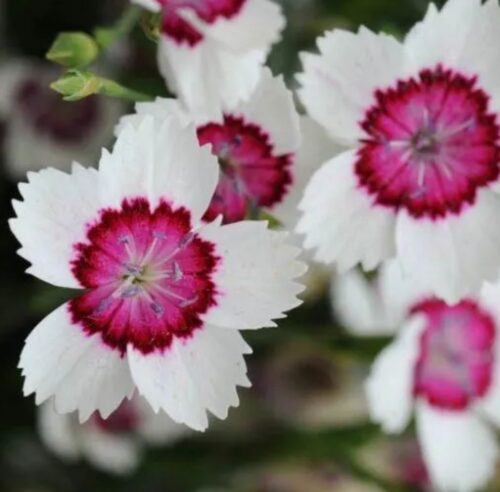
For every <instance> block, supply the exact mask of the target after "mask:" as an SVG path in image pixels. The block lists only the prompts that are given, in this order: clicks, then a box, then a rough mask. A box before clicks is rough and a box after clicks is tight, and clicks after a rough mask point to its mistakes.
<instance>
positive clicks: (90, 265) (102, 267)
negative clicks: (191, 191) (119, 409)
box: [70, 198, 218, 354]
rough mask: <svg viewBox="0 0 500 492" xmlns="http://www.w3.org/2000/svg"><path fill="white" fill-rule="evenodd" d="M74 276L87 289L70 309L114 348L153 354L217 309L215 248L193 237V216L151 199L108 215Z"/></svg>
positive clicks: (91, 235) (82, 249) (80, 252)
mask: <svg viewBox="0 0 500 492" xmlns="http://www.w3.org/2000/svg"><path fill="white" fill-rule="evenodd" d="M75 249H76V251H77V257H76V259H75V260H74V261H73V273H74V275H75V276H76V278H77V279H78V280H79V281H80V283H81V284H82V285H83V286H84V287H86V288H87V289H88V290H87V291H86V292H85V293H84V294H83V295H81V296H80V297H78V298H76V299H73V300H72V301H71V303H70V312H71V314H72V317H73V320H74V322H75V323H79V324H80V325H81V326H83V328H84V330H85V331H86V332H87V333H88V334H93V333H100V334H101V336H102V338H103V340H104V342H105V343H106V344H107V345H109V346H110V347H112V348H114V349H117V350H120V351H121V352H122V353H124V352H125V350H126V348H127V345H128V344H131V345H132V346H134V347H135V348H136V349H138V350H140V351H141V352H143V353H145V354H147V353H150V352H152V351H153V350H156V349H160V350H163V349H166V348H168V347H169V346H170V344H171V342H172V340H173V338H174V337H181V338H187V337H189V336H191V334H192V333H193V331H194V330H196V329H198V328H200V327H201V325H202V319H201V316H202V315H203V314H204V313H205V312H206V311H207V310H208V309H209V308H210V307H211V306H212V305H214V304H215V298H216V288H215V285H214V283H213V282H212V279H211V278H212V274H213V272H214V271H215V268H216V265H217V263H218V258H217V257H216V256H215V253H214V245H213V244H211V243H209V242H207V241H204V240H202V239H201V238H200V237H199V236H198V235H197V234H196V233H194V232H192V229H191V219H190V214H189V212H188V211H186V210H185V209H183V208H179V209H173V208H172V207H171V206H170V205H169V204H167V203H161V204H160V205H159V206H158V207H157V208H156V210H154V211H151V210H150V207H149V204H148V202H147V200H146V199H143V198H138V199H135V200H131V201H127V200H125V201H124V202H123V204H122V207H121V210H104V211H103V212H101V218H100V221H99V222H98V223H97V224H95V225H93V226H92V227H90V229H89V231H88V233H87V241H86V242H85V243H80V244H77V245H76V247H75Z"/></svg>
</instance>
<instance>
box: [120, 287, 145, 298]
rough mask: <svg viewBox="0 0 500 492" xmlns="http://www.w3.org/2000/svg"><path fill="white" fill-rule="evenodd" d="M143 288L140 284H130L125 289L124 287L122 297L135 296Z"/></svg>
mask: <svg viewBox="0 0 500 492" xmlns="http://www.w3.org/2000/svg"><path fill="white" fill-rule="evenodd" d="M141 290H142V289H141V288H140V287H139V286H138V285H130V286H127V287H126V288H125V289H122V291H121V293H120V297H123V298H124V299H128V298H130V297H135V296H136V295H137V294H139V293H140V292H141Z"/></svg>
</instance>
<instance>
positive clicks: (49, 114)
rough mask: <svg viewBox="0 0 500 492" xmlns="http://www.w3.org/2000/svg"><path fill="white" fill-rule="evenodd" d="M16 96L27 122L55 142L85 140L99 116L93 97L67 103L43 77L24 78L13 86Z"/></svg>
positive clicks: (69, 142)
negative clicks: (16, 85) (15, 88)
mask: <svg viewBox="0 0 500 492" xmlns="http://www.w3.org/2000/svg"><path fill="white" fill-rule="evenodd" d="M45 82H47V83H46V84H45ZM16 100H17V102H18V108H19V109H20V111H21V113H22V115H23V116H24V120H25V121H26V122H27V123H28V125H30V126H31V127H32V128H33V130H34V131H36V132H37V133H40V134H43V135H46V136H47V137H49V138H51V139H52V140H54V141H56V142H59V143H67V144H74V143H78V142H81V141H85V140H86V138H88V135H89V131H90V130H92V129H93V128H94V127H95V125H96V123H97V122H98V121H99V119H100V118H101V108H100V106H99V100H98V99H97V98H92V97H88V98H86V99H84V100H82V101H78V102H75V103H71V104H68V103H67V102H65V101H63V100H62V99H61V96H59V95H58V94H57V93H56V92H54V91H53V90H52V89H50V88H49V81H45V80H43V81H37V80H34V79H28V80H24V81H23V82H22V83H21V84H20V85H19V87H18V89H17V93H16Z"/></svg>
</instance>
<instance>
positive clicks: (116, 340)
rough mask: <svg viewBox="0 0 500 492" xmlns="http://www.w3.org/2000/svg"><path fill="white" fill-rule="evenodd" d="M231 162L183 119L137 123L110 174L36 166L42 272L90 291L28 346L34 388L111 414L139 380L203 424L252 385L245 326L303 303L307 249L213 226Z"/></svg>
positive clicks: (17, 224) (108, 162) (154, 397)
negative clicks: (210, 217) (224, 169)
mask: <svg viewBox="0 0 500 492" xmlns="http://www.w3.org/2000/svg"><path fill="white" fill-rule="evenodd" d="M217 181H218V164H217V160H216V158H215V157H214V156H213V155H211V153H210V151H209V149H207V148H201V147H200V146H199V145H198V142H197V138H196V133H195V129H194V127H193V126H188V127H184V126H181V125H180V124H179V123H178V121H177V120H176V119H175V118H170V119H168V120H165V121H163V122H162V123H161V124H160V123H158V122H156V121H155V120H154V119H153V118H151V117H148V118H145V119H144V120H143V121H142V122H141V124H140V125H139V126H138V127H137V128H136V127H134V126H133V125H129V126H128V127H127V128H126V129H124V131H122V132H121V133H120V136H119V138H118V140H117V142H116V145H115V147H114V149H113V151H112V153H109V152H107V151H103V155H102V157H101V160H100V163H99V169H98V170H95V169H86V168H83V167H81V166H79V165H77V164H75V165H74V167H73V170H72V172H71V174H66V173H63V172H60V171H57V170H54V169H47V170H44V171H41V172H39V173H29V174H28V183H23V184H21V185H20V187H19V189H20V192H21V195H22V197H23V200H22V201H15V202H14V208H15V211H16V215H17V217H16V218H14V219H12V220H11V221H10V225H11V228H12V231H13V232H14V234H15V236H16V237H17V239H18V240H19V242H20V243H21V249H20V250H19V254H20V255H21V256H22V257H24V258H25V259H27V260H28V261H29V262H30V263H31V267H30V268H29V270H28V271H29V272H30V273H31V274H33V275H35V276H36V277H38V278H40V279H42V280H45V281H47V282H50V283H52V284H54V285H58V286H62V287H68V288H75V289H83V291H82V292H80V294H79V295H78V296H77V297H75V298H73V299H72V300H70V301H69V302H67V303H66V304H64V305H62V306H61V307H59V308H58V309H56V310H55V311H54V312H53V313H51V314H50V315H49V316H47V317H46V318H45V319H44V320H43V321H41V323H40V324H39V325H38V326H37V327H36V328H35V329H34V331H33V332H32V333H31V334H30V335H29V337H28V338H27V340H26V344H25V347H24V349H23V351H22V354H21V360H20V364H19V366H20V368H22V370H23V375H24V377H25V382H24V393H25V394H26V395H29V394H32V393H35V395H36V403H37V404H40V403H42V402H44V401H46V400H47V399H49V398H51V397H53V398H54V404H55V408H56V410H57V412H58V413H68V412H73V411H78V412H79V416H80V420H81V421H85V420H86V419H88V418H89V417H90V415H92V414H93V413H94V412H95V411H96V410H97V411H99V412H100V414H101V416H102V417H103V418H106V417H107V416H109V415H110V414H111V413H112V412H113V411H114V410H115V409H116V408H117V407H118V406H119V404H120V403H121V402H122V400H123V399H124V398H127V397H129V398H130V397H131V395H132V394H133V392H134V391H135V388H137V390H138V392H139V393H140V394H141V395H142V396H143V397H144V398H145V399H146V400H147V401H148V402H149V404H150V405H151V407H152V408H153V410H154V411H155V412H158V411H159V410H163V411H165V412H166V413H167V414H168V415H169V416H170V417H171V418H172V419H173V420H174V421H176V422H178V423H185V424H187V425H188V426H190V427H192V428H193V429H196V430H204V429H206V428H207V426H208V423H209V422H208V416H207V410H208V411H210V412H211V413H212V414H214V415H216V416H217V417H219V418H225V417H226V416H227V413H228V409H229V407H231V406H236V405H237V404H238V395H237V392H236V387H237V386H248V385H249V384H250V382H249V381H248V379H247V376H246V365H245V361H244V358H243V355H244V354H248V353H250V351H251V350H250V347H249V346H248V345H247V344H246V343H245V342H244V340H243V338H242V336H241V335H240V333H239V330H243V329H257V328H262V327H270V326H276V323H275V321H274V320H276V319H278V318H283V317H284V316H285V314H284V313H285V311H287V310H290V309H292V308H294V307H296V306H297V305H299V304H300V302H299V301H298V299H297V295H298V294H299V293H300V291H301V290H302V287H301V285H300V284H298V283H296V282H295V281H294V279H295V278H297V277H298V276H300V275H301V274H302V273H303V270H304V267H303V265H302V264H301V263H300V262H298V261H296V259H295V258H296V256H297V255H298V253H299V250H298V248H295V247H292V246H289V245H287V244H286V235H285V234H284V233H280V232H275V231H270V230H269V229H268V228H267V225H266V223H264V222H247V221H243V222H238V223H234V224H230V225H225V226H223V225H221V224H220V221H219V220H216V221H213V222H211V223H206V222H203V221H202V217H203V216H204V215H205V213H206V210H207V208H208V207H209V204H210V201H211V198H212V196H213V193H214V191H215V188H216V186H217Z"/></svg>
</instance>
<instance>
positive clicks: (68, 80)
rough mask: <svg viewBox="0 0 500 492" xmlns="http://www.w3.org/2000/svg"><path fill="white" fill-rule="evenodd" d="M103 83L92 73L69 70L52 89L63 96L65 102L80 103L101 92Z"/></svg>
mask: <svg viewBox="0 0 500 492" xmlns="http://www.w3.org/2000/svg"><path fill="white" fill-rule="evenodd" d="M101 86H102V81H101V79H100V78H99V77H97V76H96V75H94V74H93V73H91V72H86V71H82V70H68V72H66V73H65V74H64V75H63V76H62V77H61V78H60V79H58V80H56V81H55V82H53V83H52V84H50V87H51V88H52V89H54V90H55V91H56V92H58V93H59V94H61V95H62V96H63V99H64V100H65V101H79V100H80V99H84V98H85V97H88V96H91V95H93V94H98V93H99V92H100V90H101Z"/></svg>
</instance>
